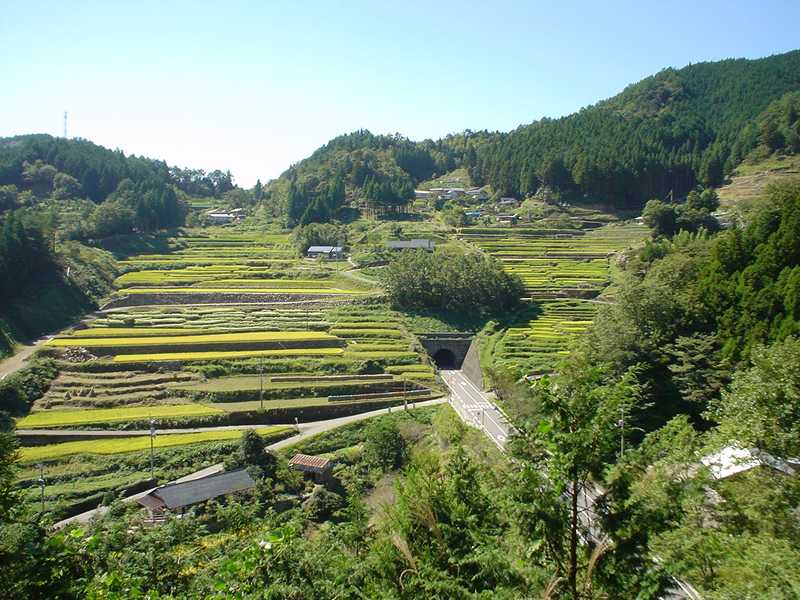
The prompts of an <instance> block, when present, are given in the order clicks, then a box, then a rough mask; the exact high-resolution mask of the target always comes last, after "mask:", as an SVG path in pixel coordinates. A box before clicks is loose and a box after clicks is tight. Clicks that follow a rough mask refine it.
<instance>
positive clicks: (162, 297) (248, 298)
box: [103, 292, 348, 310]
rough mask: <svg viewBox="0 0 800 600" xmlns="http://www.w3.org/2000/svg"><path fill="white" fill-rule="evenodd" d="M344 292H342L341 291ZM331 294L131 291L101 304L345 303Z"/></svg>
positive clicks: (109, 307)
mask: <svg viewBox="0 0 800 600" xmlns="http://www.w3.org/2000/svg"><path fill="white" fill-rule="evenodd" d="M343 295H344V294H343ZM331 296H332V294H286V293H271V294H261V293H246V294H227V293H219V292H212V293H202V294H194V293H191V292H186V293H180V294H158V293H147V294H130V295H127V296H122V297H120V298H115V299H114V300H111V301H110V302H108V303H107V304H106V305H105V306H103V310H111V309H114V308H127V307H132V306H168V305H195V304H305V303H319V302H324V303H325V304H332V305H338V304H344V303H346V302H347V301H348V299H345V298H337V297H335V296H334V297H333V298H332V297H331Z"/></svg>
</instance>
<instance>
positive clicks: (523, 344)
mask: <svg viewBox="0 0 800 600" xmlns="http://www.w3.org/2000/svg"><path fill="white" fill-rule="evenodd" d="M648 233H649V230H648V229H647V228H646V227H645V226H643V225H639V224H630V223H628V224H619V223H612V224H607V225H604V226H601V227H596V228H592V229H587V230H557V229H542V228H536V227H525V226H519V227H497V228H494V227H491V228H478V227H473V228H466V229H463V230H462V233H461V234H460V237H461V239H463V240H465V241H468V242H470V243H473V244H475V245H477V246H478V247H480V248H481V249H483V250H484V251H486V252H488V253H489V254H491V255H492V256H494V257H495V258H497V259H498V260H500V261H501V262H502V264H503V268H504V269H506V270H507V271H508V272H510V273H515V274H517V275H519V276H520V278H521V279H522V281H523V283H524V285H525V289H526V293H527V295H528V297H529V298H531V299H532V300H535V301H537V303H538V308H539V311H540V312H539V314H538V315H536V316H535V317H533V318H531V319H530V321H528V322H526V323H524V324H520V325H517V326H515V327H511V328H509V329H507V330H505V331H502V332H499V333H497V334H494V335H493V336H492V340H491V342H490V343H491V344H492V351H491V355H492V360H493V362H494V363H495V364H497V365H503V366H511V367H514V368H516V369H519V370H520V371H522V372H524V373H527V374H529V373H543V372H547V371H550V370H552V369H553V367H554V366H555V364H556V363H557V362H558V360H560V359H561V358H563V357H564V356H566V355H567V354H568V353H569V350H568V348H569V346H570V344H571V343H572V342H573V340H574V339H575V338H576V337H577V336H578V335H580V333H582V332H583V331H585V330H586V329H588V327H589V326H590V325H591V323H592V320H593V318H594V315H595V312H596V309H597V305H596V304H594V303H592V302H590V301H588V300H587V299H591V298H594V297H596V296H598V295H599V294H601V293H602V292H603V290H604V289H605V288H606V287H607V286H608V285H609V284H610V283H611V264H610V261H611V259H612V257H613V255H614V254H615V253H617V252H620V251H622V250H625V249H628V248H630V247H632V246H635V245H637V244H639V243H640V242H641V241H643V240H644V238H645V237H646V236H647V235H648ZM569 298H574V299H569Z"/></svg>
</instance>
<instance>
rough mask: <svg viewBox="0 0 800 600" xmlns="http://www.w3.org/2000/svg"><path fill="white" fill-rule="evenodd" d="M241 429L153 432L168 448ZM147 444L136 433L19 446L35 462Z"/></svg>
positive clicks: (234, 434)
mask: <svg viewBox="0 0 800 600" xmlns="http://www.w3.org/2000/svg"><path fill="white" fill-rule="evenodd" d="M242 431H244V430H243V429H223V430H214V431H204V432H201V433H170V434H163V435H157V436H155V439H154V440H153V446H154V447H155V448H169V447H172V446H185V445H187V444H197V443H200V442H219V441H224V440H235V439H238V438H239V437H240V436H241V435H242ZM255 431H256V432H257V433H258V434H259V435H261V436H264V437H267V438H276V437H285V436H287V435H288V434H290V433H291V432H293V431H294V427H289V426H285V425H276V426H273V427H262V428H259V429H256V430H255ZM148 448H150V436H136V437H127V438H116V439H108V440H105V439H103V440H82V441H78V442H63V443H60V444H49V445H47V446H31V447H26V448H21V449H20V451H19V454H20V461H21V462H23V463H26V462H35V461H40V460H51V459H55V458H61V457H63V456H69V455H73V454H121V453H124V452H137V451H139V450H146V449H148Z"/></svg>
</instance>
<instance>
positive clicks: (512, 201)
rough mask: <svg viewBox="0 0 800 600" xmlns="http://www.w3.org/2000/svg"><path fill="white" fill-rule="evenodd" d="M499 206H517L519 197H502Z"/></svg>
mask: <svg viewBox="0 0 800 600" xmlns="http://www.w3.org/2000/svg"><path fill="white" fill-rule="evenodd" d="M497 205H498V206H516V205H517V199H516V198H510V197H506V198H500V200H499V202H498V203H497Z"/></svg>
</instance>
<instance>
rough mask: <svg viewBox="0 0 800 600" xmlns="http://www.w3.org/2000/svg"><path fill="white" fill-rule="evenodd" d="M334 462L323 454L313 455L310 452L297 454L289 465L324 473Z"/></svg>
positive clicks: (302, 469)
mask: <svg viewBox="0 0 800 600" xmlns="http://www.w3.org/2000/svg"><path fill="white" fill-rule="evenodd" d="M332 464H333V463H331V461H329V460H328V459H327V458H324V457H322V456H312V455H310V454H295V455H294V456H293V457H292V458H291V460H290V461H289V466H290V467H294V468H296V469H299V470H301V471H311V472H314V473H322V472H323V471H326V470H327V469H330V468H331V466H332Z"/></svg>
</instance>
